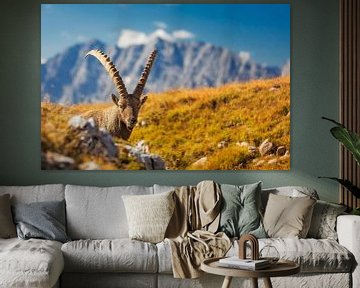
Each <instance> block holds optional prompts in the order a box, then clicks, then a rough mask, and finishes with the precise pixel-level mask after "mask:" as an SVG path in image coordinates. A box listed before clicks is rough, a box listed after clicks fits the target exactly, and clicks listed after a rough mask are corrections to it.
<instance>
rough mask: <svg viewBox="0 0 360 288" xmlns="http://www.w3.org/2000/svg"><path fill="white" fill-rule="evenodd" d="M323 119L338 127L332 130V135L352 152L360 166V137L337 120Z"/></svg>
mask: <svg viewBox="0 0 360 288" xmlns="http://www.w3.org/2000/svg"><path fill="white" fill-rule="evenodd" d="M322 118H323V119H325V120H328V121H330V122H333V123H335V124H336V125H337V127H333V128H331V129H330V132H331V134H332V135H333V136H334V137H335V138H336V139H337V140H339V141H340V142H341V143H342V144H343V145H344V146H345V147H346V149H348V150H349V151H350V152H351V154H352V155H353V156H354V158H355V160H356V162H357V163H358V164H359V165H360V136H359V135H357V134H356V133H355V132H352V131H350V130H348V129H347V128H346V127H345V126H344V125H342V124H341V123H339V122H336V121H335V120H332V119H330V118H326V117H322Z"/></svg>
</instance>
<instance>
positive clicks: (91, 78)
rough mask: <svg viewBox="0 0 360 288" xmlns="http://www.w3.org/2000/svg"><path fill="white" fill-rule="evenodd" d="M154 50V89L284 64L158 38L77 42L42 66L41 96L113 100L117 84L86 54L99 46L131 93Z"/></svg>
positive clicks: (244, 76) (260, 73) (211, 82)
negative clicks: (264, 62) (123, 43)
mask: <svg viewBox="0 0 360 288" xmlns="http://www.w3.org/2000/svg"><path fill="white" fill-rule="evenodd" d="M155 48H156V49H158V55H157V58H156V60H155V63H154V66H153V68H152V71H151V73H150V76H149V79H148V82H147V84H146V88H145V90H146V91H151V92H160V91H165V90H168V89H176V88H183V87H187V88H194V87H201V86H219V85H222V84H225V83H229V82H234V81H247V80H251V79H258V78H271V77H276V76H280V75H281V73H282V69H281V67H269V66H264V65H260V64H257V63H255V62H253V61H252V60H251V59H250V58H249V57H248V55H242V54H238V53H235V52H232V51H230V50H229V49H226V48H223V47H219V46H214V45H212V44H209V43H204V42H196V41H167V40H166V39H163V38H161V37H155V38H154V39H151V41H147V43H144V44H138V45H130V46H127V47H119V46H115V45H107V44H105V43H103V42H100V41H98V40H93V41H89V42H87V43H82V44H77V45H74V46H72V47H70V48H68V49H67V50H65V51H64V52H63V53H60V54H58V55H56V56H54V57H52V58H49V59H47V60H46V62H45V61H44V63H42V64H41V95H42V98H43V99H44V98H47V99H50V101H51V102H58V103H69V104H71V103H80V102H98V101H109V100H110V95H111V93H114V92H115V88H114V84H113V83H112V81H111V79H110V77H109V76H108V75H107V73H106V71H105V70H104V68H103V67H102V65H101V64H100V63H99V62H98V61H97V60H96V59H95V58H94V57H87V58H86V59H85V58H84V56H85V54H86V53H87V52H88V51H89V50H91V49H100V50H102V51H104V52H105V53H106V54H107V55H108V56H110V57H111V59H112V61H113V62H114V64H115V65H116V67H117V68H118V70H119V72H120V75H121V77H122V78H123V80H124V82H125V84H126V86H127V89H128V91H129V93H131V92H132V90H133V89H134V88H135V86H136V83H137V81H138V79H139V77H140V75H141V72H142V70H143V68H144V65H145V64H146V61H147V57H148V56H149V54H150V53H151V51H152V50H153V49H155Z"/></svg>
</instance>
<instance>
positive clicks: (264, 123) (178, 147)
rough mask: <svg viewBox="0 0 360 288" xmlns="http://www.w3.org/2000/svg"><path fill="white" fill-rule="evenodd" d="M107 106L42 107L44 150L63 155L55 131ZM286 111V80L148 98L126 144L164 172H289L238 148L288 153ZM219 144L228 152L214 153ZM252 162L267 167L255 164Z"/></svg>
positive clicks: (285, 166)
mask: <svg viewBox="0 0 360 288" xmlns="http://www.w3.org/2000/svg"><path fill="white" fill-rule="evenodd" d="M109 105H112V104H111V103H100V104H80V105H72V106H61V105H58V104H48V103H43V104H42V133H41V135H42V142H43V143H44V144H43V147H44V148H46V149H55V150H56V151H59V150H61V146H62V145H63V140H64V136H62V134H61V133H59V131H64V129H66V126H67V121H68V119H69V118H70V117H71V116H73V115H77V114H80V113H83V112H85V111H88V110H89V109H97V108H103V107H108V106H109ZM289 111H290V78H289V77H281V78H276V79H270V80H255V81H251V82H247V83H232V84H228V85H224V86H222V87H218V88H199V89H183V90H173V91H168V92H164V93H158V94H149V97H148V101H147V102H146V103H145V105H144V106H143V108H142V110H141V111H140V114H139V119H138V122H139V123H140V124H141V125H138V126H137V127H136V128H135V129H134V131H133V133H132V135H131V137H130V139H129V142H130V143H131V144H136V143H137V142H138V141H140V140H145V141H146V142H147V144H148V145H149V148H150V152H151V153H154V154H158V155H160V156H161V157H162V158H163V159H164V160H165V162H166V164H167V168H168V169H174V170H180V169H210V170H218V169H219V170H223V169H224V170H238V169H251V170H253V169H255V170H256V169H277V170H285V169H289V168H290V159H289V158H287V159H283V160H279V159H278V160H279V161H278V162H277V163H276V164H275V165H274V164H273V165H270V164H268V160H269V159H274V158H276V157H275V156H274V157H270V158H269V157H260V156H259V155H258V154H256V155H253V154H250V153H249V152H248V151H247V149H245V148H244V147H240V146H239V145H237V144H236V143H237V142H242V141H246V142H248V143H249V144H250V145H253V146H259V145H260V144H261V143H262V142H263V141H264V140H265V139H269V140H270V141H271V142H273V143H274V144H275V145H276V146H280V145H283V146H286V148H287V150H290V114H289ZM115 141H116V142H119V139H115ZM221 141H225V142H226V146H225V147H223V148H218V143H219V142H221ZM202 157H207V161H206V162H205V163H203V164H202V165H200V166H196V167H195V166H194V165H193V163H194V162H196V161H197V160H199V159H201V158H202ZM255 157H256V158H257V160H266V161H265V162H264V163H263V164H261V165H259V164H256V163H255V162H254V161H253V159H254V158H255ZM130 166H131V165H130ZM114 169H116V167H115V168H114Z"/></svg>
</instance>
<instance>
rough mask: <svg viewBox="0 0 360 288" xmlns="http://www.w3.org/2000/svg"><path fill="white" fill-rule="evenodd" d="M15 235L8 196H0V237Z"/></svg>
mask: <svg viewBox="0 0 360 288" xmlns="http://www.w3.org/2000/svg"><path fill="white" fill-rule="evenodd" d="M13 237H16V229H15V224H14V221H13V217H12V214H11V205H10V196H9V194H5V195H2V196H0V238H13Z"/></svg>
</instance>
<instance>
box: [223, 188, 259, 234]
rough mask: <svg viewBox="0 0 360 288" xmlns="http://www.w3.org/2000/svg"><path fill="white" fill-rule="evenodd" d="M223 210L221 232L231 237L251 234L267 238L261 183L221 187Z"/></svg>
mask: <svg viewBox="0 0 360 288" xmlns="http://www.w3.org/2000/svg"><path fill="white" fill-rule="evenodd" d="M221 192H222V197H223V199H222V209H221V212H220V225H219V231H222V232H225V233H226V235H227V236H229V237H240V236H241V235H243V234H247V233H251V234H253V235H254V236H256V237H258V238H265V237H266V233H265V230H264V227H263V225H262V221H261V216H260V193H261V182H258V183H255V184H249V185H243V186H234V185H227V184H222V185H221Z"/></svg>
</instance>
